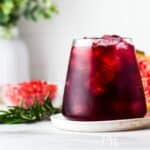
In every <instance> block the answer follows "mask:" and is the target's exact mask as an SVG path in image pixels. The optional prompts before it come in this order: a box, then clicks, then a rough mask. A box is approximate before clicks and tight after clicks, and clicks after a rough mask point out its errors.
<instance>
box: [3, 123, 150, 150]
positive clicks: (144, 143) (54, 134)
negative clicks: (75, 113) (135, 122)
mask: <svg viewBox="0 0 150 150" xmlns="http://www.w3.org/2000/svg"><path fill="white" fill-rule="evenodd" d="M34 149H35V150H101V149H104V150H105V149H118V150H120V149H128V150H129V149H140V150H142V149H148V150H150V128H149V129H143V130H136V131H124V132H103V133H77V132H69V131H63V130H60V129H56V128H55V127H54V126H53V125H52V124H51V122H49V121H47V122H40V123H35V124H28V125H26V124H22V125H0V150H34Z"/></svg>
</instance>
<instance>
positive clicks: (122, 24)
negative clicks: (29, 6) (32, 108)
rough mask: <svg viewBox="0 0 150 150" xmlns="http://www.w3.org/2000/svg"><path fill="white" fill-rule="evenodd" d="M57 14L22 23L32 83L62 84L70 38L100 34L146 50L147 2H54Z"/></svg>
mask: <svg viewBox="0 0 150 150" xmlns="http://www.w3.org/2000/svg"><path fill="white" fill-rule="evenodd" d="M55 2H56V4H57V5H58V8H59V14H58V15H57V16H56V17H54V18H53V19H52V20H50V21H44V22H40V23H36V24H35V23H31V22H25V21H22V23H21V26H20V28H21V33H22V36H23V38H24V39H25V41H26V42H27V45H28V47H29V53H30V58H31V74H32V78H33V79H44V80H48V81H51V82H59V83H64V81H65V74H66V69H67V64H68V58H69V52H70V47H71V42H72V39H73V38H76V37H83V36H88V35H89V36H93V35H101V34H119V35H122V36H125V37H132V38H133V40H134V43H135V45H136V47H137V48H140V49H143V50H146V51H147V52H149V50H150V1H149V0H55Z"/></svg>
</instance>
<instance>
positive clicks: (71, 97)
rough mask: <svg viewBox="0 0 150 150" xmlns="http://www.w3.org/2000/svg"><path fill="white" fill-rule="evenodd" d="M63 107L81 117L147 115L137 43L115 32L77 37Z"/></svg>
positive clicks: (66, 112)
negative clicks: (136, 51)
mask: <svg viewBox="0 0 150 150" xmlns="http://www.w3.org/2000/svg"><path fill="white" fill-rule="evenodd" d="M62 111H63V115H64V116H65V117H67V118H68V119H71V120H79V121H100V120H116V119H129V118H138V117H144V115H145V113H146V104H145V95H144V91H143V86H142V82H141V77H140V73H139V69H138V65H137V61H136V56H135V49H134V46H133V45H132V44H131V43H130V42H128V40H127V39H125V38H121V37H119V36H116V35H113V36H110V35H105V36H103V37H101V38H83V39H77V40H74V42H73V46H72V50H71V55H70V61H69V66H68V73H67V79H66V84H65V90H64V97H63V110H62Z"/></svg>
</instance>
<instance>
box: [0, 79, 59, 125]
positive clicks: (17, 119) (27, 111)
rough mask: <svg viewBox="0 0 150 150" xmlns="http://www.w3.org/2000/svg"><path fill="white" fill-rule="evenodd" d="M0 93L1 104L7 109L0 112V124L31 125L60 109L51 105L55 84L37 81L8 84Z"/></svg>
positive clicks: (55, 88)
mask: <svg viewBox="0 0 150 150" xmlns="http://www.w3.org/2000/svg"><path fill="white" fill-rule="evenodd" d="M1 93H2V95H1V99H2V101H3V103H4V104H6V105H7V106H9V107H6V108H7V109H6V110H1V111H0V123H5V124H16V123H31V122H36V121H40V120H44V119H49V117H50V116H51V115H52V114H55V113H58V112H60V108H55V107H54V106H53V105H52V101H53V100H54V99H55V97H56V95H57V86H56V85H55V84H48V83H47V82H45V81H39V80H34V81H29V82H22V83H18V84H8V85H4V86H3V87H2V91H1Z"/></svg>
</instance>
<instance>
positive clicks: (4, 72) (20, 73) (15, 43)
mask: <svg viewBox="0 0 150 150" xmlns="http://www.w3.org/2000/svg"><path fill="white" fill-rule="evenodd" d="M29 79H30V73H29V55H28V50H27V47H26V45H25V43H24V42H23V41H22V40H21V39H20V38H19V37H18V29H17V28H14V29H13V32H12V37H11V38H9V39H2V38H1V39H0V85H3V84H8V83H17V82H22V81H26V80H29Z"/></svg>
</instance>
